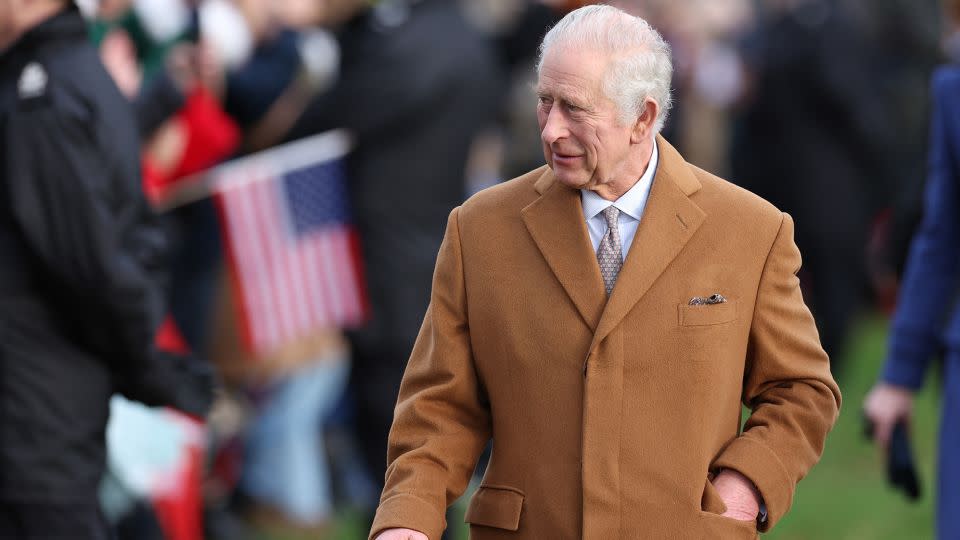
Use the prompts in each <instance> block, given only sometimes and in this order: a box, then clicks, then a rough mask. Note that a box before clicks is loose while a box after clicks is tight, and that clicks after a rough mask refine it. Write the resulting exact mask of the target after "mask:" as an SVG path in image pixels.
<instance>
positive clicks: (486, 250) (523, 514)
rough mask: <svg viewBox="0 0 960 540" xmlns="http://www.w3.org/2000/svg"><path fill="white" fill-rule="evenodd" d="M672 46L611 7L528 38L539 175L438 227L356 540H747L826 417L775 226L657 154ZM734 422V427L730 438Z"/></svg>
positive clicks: (486, 195) (724, 187)
mask: <svg viewBox="0 0 960 540" xmlns="http://www.w3.org/2000/svg"><path fill="white" fill-rule="evenodd" d="M671 71H672V67H671V63H670V55H669V48H668V46H667V45H666V44H665V43H664V41H663V39H662V38H661V37H660V36H659V34H657V32H656V31H655V30H653V29H652V28H651V27H650V26H649V25H648V24H647V23H646V22H645V21H643V20H642V19H639V18H634V17H631V16H629V15H626V14H625V13H623V12H621V11H619V10H617V9H615V8H612V7H608V6H590V7H585V8H582V9H579V10H577V11H574V12H572V13H570V14H569V15H568V16H567V17H565V18H564V19H563V20H562V21H560V22H559V23H558V24H557V25H556V27H554V28H553V29H552V30H551V31H550V32H549V33H548V34H547V36H546V37H545V39H544V42H543V46H542V56H541V60H540V65H539V73H540V78H539V84H538V90H537V93H538V96H539V106H538V114H539V121H540V129H541V134H542V139H543V148H544V154H545V157H546V161H547V166H546V167H543V168H540V169H537V170H535V171H532V172H530V173H528V174H526V175H524V176H521V177H520V178H517V179H515V180H512V181H510V182H507V183H505V184H503V185H500V186H497V187H494V188H491V189H489V190H487V191H484V192H481V193H480V194H478V195H476V196H475V197H473V198H472V199H470V200H469V201H467V202H466V203H465V204H464V205H463V206H461V207H459V208H457V209H455V210H454V211H453V212H452V213H451V214H450V218H449V221H448V224H447V233H446V237H445V239H444V242H443V245H442V247H441V249H440V253H439V258H438V260H437V267H436V274H435V277H434V282H433V293H432V298H431V303H430V307H429V309H428V311H427V314H426V317H425V320H424V323H423V328H422V330H421V332H420V336H419V339H418V341H417V344H416V347H415V348H414V350H413V354H412V356H411V358H410V362H409V364H408V366H407V370H406V373H405V375H404V381H403V385H402V388H401V391H400V396H399V401H398V404H397V408H396V414H395V420H394V424H393V429H392V431H391V435H390V447H389V461H390V465H389V468H388V472H387V478H386V488H385V489H384V492H383V496H382V498H381V501H380V508H379V510H378V513H377V518H376V520H375V522H374V527H373V530H372V531H371V538H377V539H379V540H398V539H403V540H406V539H423V538H430V539H436V538H439V537H440V534H441V531H442V530H443V528H444V525H445V524H444V513H443V510H444V508H445V507H446V505H448V504H450V503H451V502H452V501H453V500H454V499H456V497H457V496H458V495H460V493H461V492H462V491H463V490H464V489H465V487H466V484H467V481H468V479H469V477H470V473H471V472H472V471H473V467H474V462H475V461H476V459H477V456H478V455H479V453H480V451H481V449H482V448H483V446H484V444H486V442H487V441H488V440H490V439H491V438H492V440H493V454H492V457H491V460H490V464H489V466H488V468H487V472H486V475H485V476H484V479H483V483H482V484H481V487H480V489H479V490H478V491H477V492H476V494H474V496H473V498H472V500H471V501H470V505H469V507H468V510H467V514H466V521H467V522H468V523H470V526H471V536H472V538H475V539H495V538H529V539H543V538H584V539H590V540H594V539H595V540H607V539H610V538H755V537H756V536H757V532H758V529H759V530H766V529H767V528H769V527H771V526H773V525H774V524H775V523H776V522H777V521H778V520H779V519H780V518H781V517H782V516H783V515H784V514H785V513H786V512H787V510H788V509H789V507H790V505H791V502H792V499H793V492H794V489H795V488H796V484H797V482H798V481H799V480H800V479H801V478H802V477H803V476H804V475H805V474H806V473H807V471H809V469H810V467H812V466H813V464H814V463H815V462H816V461H817V459H818V458H819V456H820V454H821V452H822V450H823V445H824V439H825V438H826V435H827V432H828V431H829V430H830V428H831V426H832V424H833V422H834V420H835V419H836V415H837V411H838V408H839V405H840V393H839V390H838V388H837V385H836V384H835V383H834V381H833V379H832V378H831V376H830V371H829V367H828V359H827V356H826V354H825V353H824V351H823V349H822V348H821V347H820V343H819V340H818V338H817V332H816V329H815V327H814V321H813V319H812V317H811V315H810V312H809V310H808V309H807V308H806V306H805V305H804V303H803V299H802V297H801V294H800V288H799V283H798V280H797V277H796V272H797V270H798V269H799V267H800V254H799V252H798V250H797V248H796V247H795V245H794V242H793V222H792V220H791V219H790V217H789V216H787V215H785V214H783V213H781V212H779V211H778V210H777V209H775V208H773V207H772V206H771V205H770V204H768V203H766V202H764V201H763V200H761V199H759V198H757V197H756V196H754V195H752V194H750V193H748V192H746V191H744V190H742V189H739V188H737V187H735V186H733V185H731V184H729V183H727V182H725V181H723V180H720V179H719V178H716V177H714V176H712V175H710V174H709V173H706V172H704V171H702V170H700V169H697V168H696V167H694V166H692V165H690V164H688V163H686V162H685V161H684V160H683V158H682V157H681V156H680V154H678V153H677V151H676V150H674V149H673V147H671V146H670V145H669V144H668V143H667V142H666V141H665V140H664V139H663V138H661V137H659V136H658V135H657V133H658V131H659V130H660V128H661V127H662V126H663V123H664V120H665V118H666V113H667V110H668V108H669V104H670V93H669V83H670V76H671ZM741 403H744V404H746V405H747V406H748V407H750V409H751V411H752V413H751V415H750V416H749V418H748V419H747V421H746V423H745V424H744V425H743V426H742V429H741V423H740V417H741V416H740V415H741Z"/></svg>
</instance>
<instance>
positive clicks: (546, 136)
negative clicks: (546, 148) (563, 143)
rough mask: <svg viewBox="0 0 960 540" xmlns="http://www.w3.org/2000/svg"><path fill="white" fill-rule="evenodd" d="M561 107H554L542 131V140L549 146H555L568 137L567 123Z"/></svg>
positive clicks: (548, 114)
mask: <svg viewBox="0 0 960 540" xmlns="http://www.w3.org/2000/svg"><path fill="white" fill-rule="evenodd" d="M558 109H559V107H552V108H551V109H550V112H548V113H547V118H546V120H545V121H544V123H543V129H541V130H540V138H541V139H543V142H545V143H547V144H553V143H555V142H557V141H558V140H560V139H562V138H564V137H566V136H567V135H568V133H569V132H568V130H567V122H566V119H565V118H564V117H563V113H562V112H560V111H559V110H558Z"/></svg>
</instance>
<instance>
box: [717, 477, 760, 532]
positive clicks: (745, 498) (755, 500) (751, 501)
mask: <svg viewBox="0 0 960 540" xmlns="http://www.w3.org/2000/svg"><path fill="white" fill-rule="evenodd" d="M713 486H714V487H715V488H717V493H719V494H720V498H721V499H723V502H724V503H725V504H726V505H727V511H726V512H724V513H723V516H724V517H728V518H733V519H736V520H740V521H755V520H756V519H757V515H758V514H760V495H759V494H758V493H757V489H756V488H755V487H753V482H751V481H750V480H749V479H748V478H747V477H746V476H744V475H742V474H740V473H739V472H737V471H735V470H733V469H724V470H722V471H720V474H718V475H717V477H716V478H714V479H713Z"/></svg>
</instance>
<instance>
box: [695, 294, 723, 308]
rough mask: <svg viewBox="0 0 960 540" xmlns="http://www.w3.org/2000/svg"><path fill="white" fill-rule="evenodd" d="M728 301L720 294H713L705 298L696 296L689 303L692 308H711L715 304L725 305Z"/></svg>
mask: <svg viewBox="0 0 960 540" xmlns="http://www.w3.org/2000/svg"><path fill="white" fill-rule="evenodd" d="M726 301H727V299H726V298H724V296H723V295H722V294H720V293H713V294H711V295H710V296H708V297H706V298H704V297H702V296H694V297H693V298H691V299H690V302H688V304H689V305H691V306H710V305H713V304H723V303H725V302H726Z"/></svg>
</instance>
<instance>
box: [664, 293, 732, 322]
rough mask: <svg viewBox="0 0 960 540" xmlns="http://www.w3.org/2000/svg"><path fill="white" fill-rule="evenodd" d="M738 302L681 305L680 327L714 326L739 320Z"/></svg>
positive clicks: (729, 300) (679, 311) (679, 313)
mask: <svg viewBox="0 0 960 540" xmlns="http://www.w3.org/2000/svg"><path fill="white" fill-rule="evenodd" d="M737 306H738V304H737V301H736V300H735V299H728V300H727V301H726V302H723V303H722V304H699V305H690V304H680V305H678V306H677V317H678V323H679V324H680V326H714V325H718V324H724V323H728V322H730V321H735V320H737V316H738V313H737V311H738V310H737Z"/></svg>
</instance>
